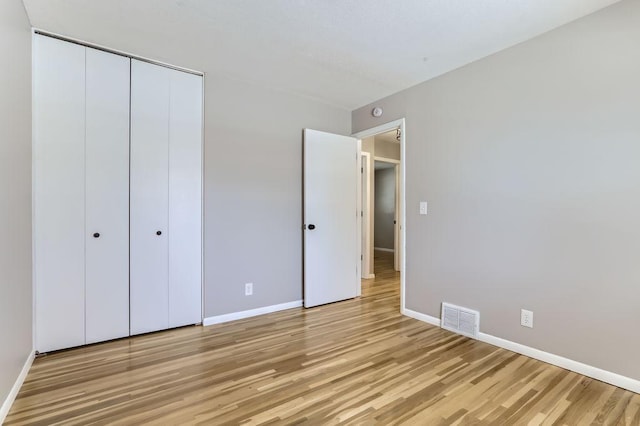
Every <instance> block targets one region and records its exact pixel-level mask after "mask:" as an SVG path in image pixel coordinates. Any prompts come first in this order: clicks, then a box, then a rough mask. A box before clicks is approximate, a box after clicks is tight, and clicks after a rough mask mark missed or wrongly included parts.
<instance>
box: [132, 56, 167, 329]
mask: <svg viewBox="0 0 640 426" xmlns="http://www.w3.org/2000/svg"><path fill="white" fill-rule="evenodd" d="M169 78H170V70H169V69H167V68H164V67H160V66H156V65H151V64H148V63H145V62H141V61H137V60H132V61H131V171H130V173H131V187H130V190H131V199H130V200H131V201H130V206H131V211H130V216H131V218H130V220H131V222H130V224H131V241H130V244H131V245H130V250H131V253H130V256H131V258H130V262H131V263H130V271H131V276H130V285H131V287H130V303H131V306H130V309H131V311H130V312H131V329H130V330H131V334H140V333H146V332H150V331H156V330H162V329H166V328H168V327H169V288H168V286H169V283H168V256H169V253H168V239H167V237H168V232H167V231H168V229H167V228H168V203H169V200H168V198H169V191H168V187H169V172H168V171H169V87H170V85H169Z"/></svg>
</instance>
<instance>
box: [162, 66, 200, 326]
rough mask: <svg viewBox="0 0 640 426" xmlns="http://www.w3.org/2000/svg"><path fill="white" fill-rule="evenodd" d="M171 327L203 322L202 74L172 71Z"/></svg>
mask: <svg viewBox="0 0 640 426" xmlns="http://www.w3.org/2000/svg"><path fill="white" fill-rule="evenodd" d="M170 72H171V95H170V98H171V99H170V108H169V110H170V125H169V326H170V327H179V326H182V325H188V324H195V323H199V322H201V321H202V272H201V271H202V77H200V76H197V75H193V74H188V73H184V72H180V71H174V70H171V71H170Z"/></svg>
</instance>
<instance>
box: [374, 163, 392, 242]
mask: <svg viewBox="0 0 640 426" xmlns="http://www.w3.org/2000/svg"><path fill="white" fill-rule="evenodd" d="M375 180H376V185H375V193H376V195H375V232H374V246H375V247H377V248H386V249H391V250H393V249H394V246H395V244H394V231H393V230H394V227H395V225H394V224H393V221H394V220H395V211H396V171H395V168H393V167H392V168H390V169H381V170H376V171H375Z"/></svg>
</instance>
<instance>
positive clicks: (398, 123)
mask: <svg viewBox="0 0 640 426" xmlns="http://www.w3.org/2000/svg"><path fill="white" fill-rule="evenodd" d="M398 128H399V129H400V166H399V167H400V173H399V174H400V181H399V182H400V203H399V204H400V211H399V214H398V217H399V219H400V221H399V226H400V245H399V246H400V270H401V274H400V312H404V311H405V309H406V308H405V304H406V297H405V296H406V295H405V291H406V276H407V274H406V270H407V268H406V258H407V256H406V245H405V241H406V235H407V229H406V226H405V223H406V220H405V219H406V216H405V212H406V198H405V196H406V193H405V186H406V185H405V164H406V160H405V158H406V155H405V152H406V141H407V135H406V124H405V119H404V118H400V119H398V120H394V121H390V122H388V123H385V124H381V125H379V126H376V127H372V128H370V129H366V130H362V131H360V132H356V133H354V134H352V135H351V136H353V137H354V138H357V139H364V138H368V137H371V136H375V135H377V134H380V133H384V132H388V131H390V130H394V129H398ZM358 197H360V198H362V193H359V194H358Z"/></svg>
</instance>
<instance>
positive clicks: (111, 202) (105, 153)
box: [85, 48, 130, 343]
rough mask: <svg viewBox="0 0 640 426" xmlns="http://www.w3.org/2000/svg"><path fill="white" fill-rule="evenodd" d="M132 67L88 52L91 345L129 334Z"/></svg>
mask: <svg viewBox="0 0 640 426" xmlns="http://www.w3.org/2000/svg"><path fill="white" fill-rule="evenodd" d="M129 65H130V59H129V58H126V57H123V56H120V55H114V54H112V53H107V52H103V51H100V50H96V49H89V48H87V49H86V139H85V149H86V226H85V245H86V270H85V271H86V272H85V288H86V300H85V304H86V309H85V311H86V319H85V321H86V343H95V342H100V341H104V340H109V339H115V338H118V337H124V336H128V335H129V75H130V73H129Z"/></svg>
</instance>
